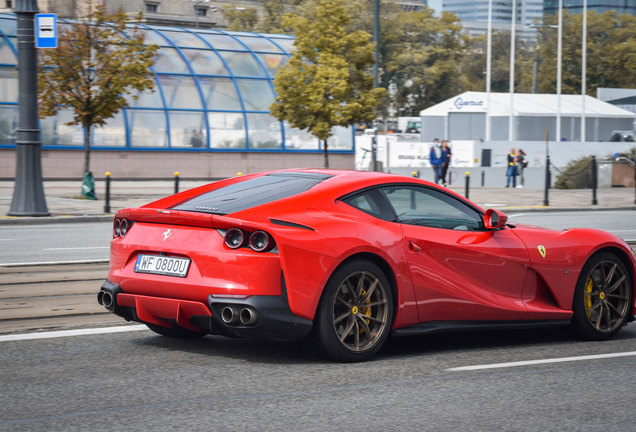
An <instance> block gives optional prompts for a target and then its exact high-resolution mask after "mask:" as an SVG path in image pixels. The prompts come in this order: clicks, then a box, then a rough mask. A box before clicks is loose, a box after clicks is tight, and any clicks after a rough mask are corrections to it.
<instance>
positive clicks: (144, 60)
mask: <svg viewBox="0 0 636 432" xmlns="http://www.w3.org/2000/svg"><path fill="white" fill-rule="evenodd" d="M141 19H142V16H141V14H140V15H138V16H137V17H136V18H134V19H130V18H129V17H128V15H126V13H124V12H123V10H121V9H120V10H119V11H117V12H116V13H114V14H110V13H108V12H107V11H106V8H105V6H104V5H97V6H95V7H91V8H90V11H89V13H88V16H86V17H85V19H83V20H82V21H78V22H75V23H74V24H72V25H67V26H64V27H60V29H59V42H58V48H57V49H49V50H40V51H39V55H40V57H39V63H40V74H39V95H40V117H48V116H52V115H55V114H56V113H57V112H58V110H60V109H63V108H66V109H68V108H70V109H71V110H72V111H73V120H72V121H71V122H69V123H67V125H69V126H70V125H80V126H82V127H83V128H84V129H85V140H84V155H85V157H84V172H85V173H88V172H90V146H91V131H92V129H93V127H95V126H103V125H105V124H106V121H107V120H108V119H109V118H112V117H113V116H114V115H115V114H117V113H118V112H119V111H120V110H121V109H122V108H124V107H126V106H128V101H127V100H126V96H127V95H131V94H133V92H134V93H137V91H151V92H152V91H153V84H154V78H153V76H152V73H151V72H150V71H149V67H150V66H151V65H152V63H153V58H154V57H155V54H156V52H157V50H158V49H159V47H158V46H157V45H144V37H145V36H144V33H143V31H142V30H139V29H138V28H137V27H135V26H128V27H127V24H129V23H131V22H134V21H137V22H139V21H141ZM132 98H133V99H135V98H137V95H136V94H134V95H133V96H132Z"/></svg>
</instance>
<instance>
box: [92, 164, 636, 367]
mask: <svg viewBox="0 0 636 432" xmlns="http://www.w3.org/2000/svg"><path fill="white" fill-rule="evenodd" d="M635 272H636V255H635V254H634V252H633V251H632V249H631V248H630V247H629V246H628V245H627V244H626V243H625V242H624V241H622V240H621V239H620V238H618V237H616V236H614V235H612V234H610V233H607V232H604V231H599V230H593V229H568V230H563V231H553V230H549V229H544V228H539V227H535V226H524V225H515V224H511V223H507V217H506V215H504V214H503V213H501V212H499V211H497V210H492V209H491V210H486V211H484V210H482V209H481V208H480V207H478V206H477V205H475V204H473V203H472V202H470V201H468V200H466V199H464V198H463V197H461V196H459V195H457V194H455V193H453V192H452V191H449V190H448V189H445V188H441V187H439V186H437V185H434V184H432V183H429V182H426V181H423V180H419V179H415V178H409V177H403V176H398V175H391V174H384V173H372V172H363V171H339V170H322V169H297V170H287V171H275V172H265V173H259V174H252V175H246V176H243V177H236V178H231V179H228V180H223V181H219V182H215V183H211V184H208V185H206V186H202V187H198V188H195V189H191V190H188V191H185V192H181V193H178V194H175V195H172V196H169V197H167V198H163V199H161V200H158V201H155V202H153V203H150V204H147V205H145V206H143V207H140V208H129V209H124V210H121V211H119V212H117V214H116V215H115V220H114V230H113V240H112V242H111V252H110V272H109V275H108V280H107V281H106V282H104V284H103V285H102V288H101V291H100V292H99V294H98V301H99V303H100V304H102V305H103V306H105V307H106V308H107V309H108V310H110V311H112V312H114V313H115V314H117V315H119V316H121V317H123V318H125V319H126V320H134V321H138V322H141V323H144V324H146V325H147V326H148V327H149V328H150V329H151V330H153V331H155V332H156V333H159V334H161V335H164V336H169V337H177V338H195V337H201V336H204V335H206V334H214V335H225V336H229V337H245V336H251V337H260V338H267V339H273V340H281V341H295V340H304V343H305V345H306V346H307V347H308V348H309V349H310V350H311V351H313V352H314V353H316V354H318V355H320V356H323V357H327V358H330V359H333V360H336V361H343V362H352V361H361V360H366V359H368V358H370V357H371V356H372V355H374V354H375V353H376V352H377V351H378V350H379V349H380V347H381V346H382V344H383V343H384V342H385V340H386V339H387V337H388V336H389V334H390V333H391V332H393V333H397V334H399V333H403V334H404V333H412V332H441V331H449V330H460V329H466V328H521V327H527V326H541V325H565V326H569V327H570V328H571V330H572V331H573V332H574V333H575V334H577V335H578V336H580V337H583V338H586V339H592V340H602V339H609V338H611V337H612V336H614V335H616V333H618V331H619V330H620V329H621V327H623V326H624V325H625V324H626V323H627V322H630V321H633V319H634V313H635V312H636V310H635V307H634V289H635V284H634V274H635Z"/></svg>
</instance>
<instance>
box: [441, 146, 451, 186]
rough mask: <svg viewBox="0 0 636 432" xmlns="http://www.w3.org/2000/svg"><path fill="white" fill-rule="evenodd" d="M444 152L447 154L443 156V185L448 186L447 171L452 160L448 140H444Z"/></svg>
mask: <svg viewBox="0 0 636 432" xmlns="http://www.w3.org/2000/svg"><path fill="white" fill-rule="evenodd" d="M444 153H446V156H445V157H444V156H442V159H443V161H442V186H444V187H446V173H447V172H448V167H449V166H450V162H451V149H450V147H449V146H448V141H446V140H442V154H444Z"/></svg>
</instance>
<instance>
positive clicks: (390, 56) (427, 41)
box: [308, 0, 468, 115]
mask: <svg viewBox="0 0 636 432" xmlns="http://www.w3.org/2000/svg"><path fill="white" fill-rule="evenodd" d="M310 1H311V0H310ZM308 4H310V3H308ZM345 5H346V8H347V11H348V13H349V14H350V15H351V16H352V17H353V18H352V19H351V21H350V23H349V25H348V27H347V30H348V31H357V30H363V31H366V32H369V33H372V32H373V2H372V1H367V0H347V1H346V3H345ZM380 16H381V19H380V47H379V54H380V55H379V61H378V65H379V67H378V70H379V75H380V85H381V86H382V87H384V88H386V89H389V88H390V89H391V91H388V92H387V93H386V97H385V100H384V101H383V104H382V105H383V109H382V111H383V112H382V114H383V115H387V114H388V112H387V111H388V107H389V106H393V108H394V109H395V111H396V112H397V111H398V110H399V109H400V108H402V109H403V110H404V111H405V112H406V113H410V114H417V113H418V112H419V111H420V110H422V109H424V108H428V107H429V106H431V105H434V104H436V103H438V102H441V101H443V100H446V99H448V98H449V97H451V96H452V95H454V94H457V93H458V92H459V91H461V81H460V73H459V64H460V62H461V58H462V55H463V54H464V52H465V49H464V47H465V44H466V42H467V40H468V36H466V35H463V34H461V30H462V27H461V25H460V21H459V19H458V18H457V17H456V16H455V15H454V14H449V13H442V16H441V17H436V16H434V13H433V9H430V8H428V7H423V8H422V9H421V10H419V11H411V12H406V11H404V10H403V9H402V7H401V6H400V5H399V4H397V3H395V2H394V1H393V0H386V1H382V3H381V5H380Z"/></svg>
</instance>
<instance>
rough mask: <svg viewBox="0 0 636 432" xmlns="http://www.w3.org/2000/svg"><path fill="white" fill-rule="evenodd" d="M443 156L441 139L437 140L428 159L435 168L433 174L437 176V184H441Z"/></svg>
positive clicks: (434, 141)
mask: <svg viewBox="0 0 636 432" xmlns="http://www.w3.org/2000/svg"><path fill="white" fill-rule="evenodd" d="M442 156H443V155H442V148H441V146H440V143H439V139H437V138H435V139H434V140H433V146H432V147H431V152H430V154H429V157H428V160H429V161H430V162H431V166H432V167H433V173H434V174H435V184H439V181H440V179H441V178H442V162H443V159H442Z"/></svg>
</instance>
